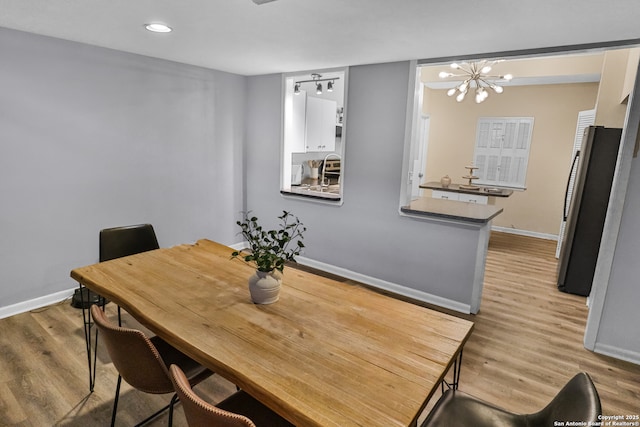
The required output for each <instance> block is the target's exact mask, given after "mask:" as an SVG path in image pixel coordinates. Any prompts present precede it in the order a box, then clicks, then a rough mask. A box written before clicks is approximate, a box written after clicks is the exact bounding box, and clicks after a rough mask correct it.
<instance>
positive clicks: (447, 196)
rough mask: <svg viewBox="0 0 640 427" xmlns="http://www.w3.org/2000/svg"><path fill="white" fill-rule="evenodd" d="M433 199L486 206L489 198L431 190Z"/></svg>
mask: <svg viewBox="0 0 640 427" xmlns="http://www.w3.org/2000/svg"><path fill="white" fill-rule="evenodd" d="M431 197H432V198H434V199H444V200H455V201H458V202H467V203H478V204H481V205H486V204H487V203H488V202H489V197H487V196H483V195H480V194H467V193H457V192H454V191H442V190H431Z"/></svg>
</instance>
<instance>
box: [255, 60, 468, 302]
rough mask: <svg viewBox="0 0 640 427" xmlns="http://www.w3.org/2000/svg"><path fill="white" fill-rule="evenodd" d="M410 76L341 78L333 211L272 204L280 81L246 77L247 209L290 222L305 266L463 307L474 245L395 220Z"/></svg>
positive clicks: (463, 232) (463, 234)
mask: <svg viewBox="0 0 640 427" xmlns="http://www.w3.org/2000/svg"><path fill="white" fill-rule="evenodd" d="M409 72H410V63H409V62H398V63H390V64H379V65H368V66H357V67H351V68H350V70H349V85H348V86H349V93H348V100H347V105H348V107H347V108H348V110H347V113H346V120H347V123H346V141H345V158H344V164H345V175H344V204H343V205H342V206H340V207H338V206H330V205H324V204H319V203H314V202H309V201H305V200H301V199H290V198H283V197H282V196H280V194H279V189H280V187H279V185H280V181H279V167H280V166H279V165H280V144H281V142H280V127H281V99H282V93H281V77H280V76H279V75H272V76H259V77H250V78H249V83H248V94H249V100H250V101H249V103H248V111H249V113H248V117H250V120H249V124H248V127H247V153H246V162H247V163H246V171H247V178H246V179H247V208H248V209H250V210H252V211H253V212H254V213H255V214H256V215H257V216H258V217H259V218H260V219H261V220H264V221H265V222H267V223H268V224H269V225H275V223H276V220H275V217H276V216H277V215H278V214H279V213H280V212H281V211H282V210H283V209H286V210H290V211H292V212H293V213H294V214H295V215H297V216H298V217H299V218H300V219H301V220H302V221H303V222H304V223H305V225H306V226H307V227H308V233H307V235H306V238H305V243H306V245H307V248H306V250H305V253H304V256H305V257H307V258H310V259H312V260H315V261H319V262H323V263H326V264H330V265H332V266H336V267H339V268H344V269H347V270H350V271H353V272H356V273H359V274H363V275H366V276H370V277H372V278H375V279H379V280H384V281H388V282H391V283H394V284H398V285H402V286H407V287H409V288H413V289H418V290H420V291H424V292H427V293H430V294H435V295H438V296H440V297H442V298H447V299H451V300H455V301H467V302H468V301H470V299H471V284H472V283H473V266H474V263H475V259H474V256H475V245H477V239H478V236H477V235H476V234H474V233H473V232H469V230H468V229H460V228H456V227H451V226H443V225H435V224H433V223H427V222H421V221H417V220H413V219H410V218H406V217H401V216H399V215H398V203H399V200H400V178H401V175H402V157H403V149H404V133H405V115H406V106H407V93H408V87H409V86H408V84H409ZM372 88H375V90H374V89H372ZM265 165H268V167H265ZM272 218H273V220H272ZM469 248H473V249H472V250H471V251H470V250H469ZM461 266H462V267H461Z"/></svg>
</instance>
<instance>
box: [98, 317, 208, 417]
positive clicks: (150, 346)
mask: <svg viewBox="0 0 640 427" xmlns="http://www.w3.org/2000/svg"><path fill="white" fill-rule="evenodd" d="M91 316H92V317H93V320H94V322H95V324H96V326H97V327H98V330H99V331H100V334H101V335H102V336H103V340H104V343H105V345H106V347H107V351H108V353H109V356H110V357H111V361H112V362H113V365H114V366H115V368H116V369H117V370H118V383H117V386H116V394H115V398H114V402H113V412H112V414H111V426H113V425H115V421H116V413H117V410H118V398H119V396H120V384H121V383H122V379H124V380H125V381H126V382H127V383H129V385H131V386H132V387H134V388H135V389H137V390H140V391H143V392H145V393H152V394H168V393H174V396H173V398H172V399H171V402H170V403H169V405H167V406H166V407H164V408H162V409H160V410H159V411H158V412H156V413H154V414H153V415H151V416H149V417H148V418H147V419H145V420H144V421H142V422H140V423H139V424H138V425H142V424H144V423H146V422H147V421H150V420H151V419H153V418H155V417H156V416H158V415H159V414H160V413H162V412H163V411H165V410H166V409H169V426H171V424H172V422H173V406H174V404H175V402H176V401H177V395H176V394H175V390H174V387H173V383H172V382H171V378H170V374H169V366H171V365H177V366H180V368H181V369H182V370H183V371H184V372H186V378H188V383H189V384H190V386H194V385H196V384H198V383H199V382H200V381H202V380H204V379H205V378H207V377H209V376H210V375H212V372H211V371H209V370H208V369H206V368H204V367H203V366H201V365H200V364H198V363H197V362H196V361H194V360H193V359H191V358H189V357H188V356H187V355H185V354H183V353H181V352H180V351H179V350H177V349H175V348H174V347H172V346H171V345H169V344H168V343H166V342H165V341H163V340H162V339H160V338H159V337H153V338H147V336H146V335H145V334H144V333H142V332H141V331H139V330H136V329H130V328H123V327H120V326H115V325H112V324H111V322H109V320H108V319H107V317H106V315H105V313H104V311H102V309H100V308H99V307H98V306H97V305H92V306H91Z"/></svg>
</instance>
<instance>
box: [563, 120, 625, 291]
mask: <svg viewBox="0 0 640 427" xmlns="http://www.w3.org/2000/svg"><path fill="white" fill-rule="evenodd" d="M621 136H622V129H617V128H605V127H602V126H589V127H587V128H586V129H585V134H584V139H583V141H582V147H581V149H580V151H578V152H577V153H576V155H575V157H574V159H573V164H572V170H571V172H570V174H569V180H568V182H567V192H566V195H565V206H564V219H565V221H566V222H567V223H566V227H565V233H564V238H563V245H562V248H561V249H560V257H559V260H558V289H560V290H561V291H563V292H567V293H571V294H576V295H583V296H588V295H589V293H590V292H591V283H592V282H593V274H594V272H595V269H596V261H597V259H598V252H599V250H600V239H601V237H602V230H603V227H604V220H605V216H606V213H607V206H608V204H609V195H610V194H611V183H612V182H613V174H614V171H615V167H616V161H617V158H618V148H619V146H620V138H621ZM574 168H575V180H573V184H574V188H573V189H571V188H570V184H571V183H572V180H571V176H572V174H573V170H574ZM571 190H573V191H571ZM569 195H570V203H569V201H568V200H569Z"/></svg>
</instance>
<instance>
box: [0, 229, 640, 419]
mask: <svg viewBox="0 0 640 427" xmlns="http://www.w3.org/2000/svg"><path fill="white" fill-rule="evenodd" d="M554 250H555V243H554V242H550V241H545V240H539V239H534V238H529V237H522V236H515V235H509V234H503V233H494V234H492V237H491V241H490V247H489V254H488V259H487V269H486V277H485V287H484V295H483V300H482V304H481V310H480V313H479V314H477V315H475V316H471V315H469V316H464V315H459V314H456V315H458V316H461V317H465V318H468V319H470V320H473V321H474V322H475V323H476V327H475V330H474V332H473V334H472V336H471V338H470V340H469V342H468V343H467V345H466V347H465V351H464V360H463V365H462V376H461V386H460V388H461V390H463V391H465V392H468V393H470V394H473V395H475V396H477V397H480V398H482V399H484V400H486V401H489V402H491V403H494V404H496V405H499V406H501V407H503V408H505V409H508V410H512V411H515V412H534V411H536V410H539V409H540V408H542V407H543V406H544V405H545V404H546V403H547V402H548V401H549V400H551V398H552V397H553V396H554V395H555V394H556V392H557V391H558V390H559V389H560V388H561V387H562V386H563V385H564V383H565V382H566V381H568V380H569V379H570V378H571V377H572V376H573V375H574V374H575V373H577V372H579V371H586V372H588V373H589V374H590V375H591V376H592V378H593V380H594V382H595V384H596V387H597V388H598V391H599V393H600V397H601V400H602V405H603V412H604V413H605V414H608V415H628V414H629V415H631V414H639V413H640V366H639V365H634V364H631V363H627V362H622V361H618V360H616V359H613V358H610V357H606V356H601V355H598V354H595V353H591V352H589V351H587V350H585V349H584V347H583V345H582V340H583V334H584V328H585V323H586V318H587V307H586V306H585V298H583V297H578V296H575V295H569V294H564V293H561V292H558V291H557V289H556V287H555V274H556V273H555V270H556V260H555V258H554ZM108 312H109V314H110V316H111V317H112V318H113V317H114V316H115V308H114V307H113V304H110V305H109V306H108ZM452 314H455V313H452ZM125 321H126V323H127V324H129V325H132V326H136V323H135V321H134V320H133V319H131V318H130V317H128V316H125ZM86 363H87V362H86V352H85V345H84V335H83V333H82V329H81V311H80V310H77V309H74V308H72V307H70V305H69V303H68V302H64V303H62V304H56V305H53V306H50V307H47V308H46V309H43V310H37V311H34V312H31V313H24V314H20V315H17V316H13V317H10V318H7V319H2V320H0V426H5V425H6V426H52V425H59V426H103V425H108V424H109V420H110V413H111V405H112V402H113V391H114V389H115V381H116V376H117V374H116V372H115V370H114V369H113V366H112V365H111V364H110V363H109V360H108V356H107V355H106V354H105V352H104V349H102V348H100V349H99V353H98V374H97V385H96V387H95V391H94V392H93V393H89V391H88V373H87V366H86ZM197 390H199V392H200V393H201V394H202V395H203V396H204V397H205V398H206V399H208V400H210V401H212V402H216V401H217V400H219V399H222V398H223V397H224V396H226V395H227V394H229V393H231V392H233V391H234V390H235V387H234V386H233V385H232V384H230V383H229V382H227V381H225V380H224V379H222V378H220V377H219V376H213V377H211V378H210V379H208V380H206V381H205V382H204V383H203V384H201V385H199V386H198V388H197ZM437 397H438V396H436V397H435V398H434V400H433V401H432V403H431V404H430V405H429V406H428V408H427V410H428V409H429V408H430V407H431V406H433V403H434V402H435V400H436V399H437ZM167 401H168V396H150V395H147V394H143V393H140V392H138V391H135V390H132V389H131V388H130V387H128V386H126V385H124V386H123V391H122V395H121V399H120V408H119V411H118V422H117V425H121V426H124V425H133V424H135V423H136V421H139V420H140V419H142V418H144V417H145V416H146V415H148V414H149V413H152V412H154V411H155V409H157V408H159V407H161V406H162V405H164V404H165V403H166V402H167ZM149 425H154V426H161V425H166V416H163V417H161V418H159V419H158V420H156V421H154V422H153V423H150V424H149ZM174 425H175V426H186V421H185V420H184V416H183V413H182V408H181V407H180V406H179V405H178V407H177V408H176V414H175V420H174Z"/></svg>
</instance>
